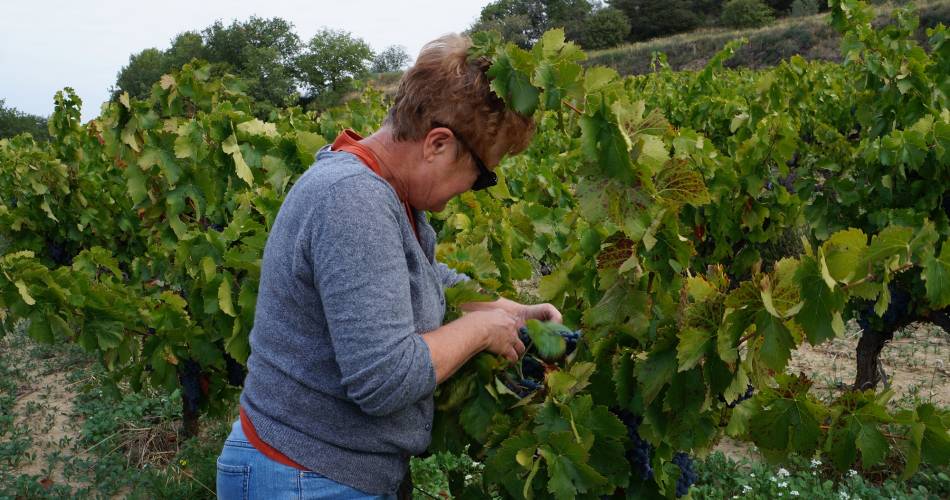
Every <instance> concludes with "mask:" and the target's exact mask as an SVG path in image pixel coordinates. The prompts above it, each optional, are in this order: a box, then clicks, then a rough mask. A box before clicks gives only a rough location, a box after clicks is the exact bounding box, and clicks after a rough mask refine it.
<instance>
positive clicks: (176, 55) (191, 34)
mask: <svg viewBox="0 0 950 500" xmlns="http://www.w3.org/2000/svg"><path fill="white" fill-rule="evenodd" d="M193 59H204V60H209V59H210V57H209V52H208V48H207V47H206V46H205V42H204V39H203V38H202V37H201V34H200V33H198V32H196V31H185V32H183V33H179V34H178V35H176V36H175V38H173V39H172V46H171V47H169V48H168V50H166V51H165V64H166V66H167V67H168V70H171V69H180V68H181V67H182V66H184V65H185V64H186V63H189V62H191V61H192V60H193Z"/></svg>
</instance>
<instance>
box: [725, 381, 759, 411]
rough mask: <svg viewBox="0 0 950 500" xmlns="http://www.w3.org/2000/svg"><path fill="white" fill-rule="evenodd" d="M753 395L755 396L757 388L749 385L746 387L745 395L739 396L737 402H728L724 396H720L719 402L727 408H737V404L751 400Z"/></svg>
mask: <svg viewBox="0 0 950 500" xmlns="http://www.w3.org/2000/svg"><path fill="white" fill-rule="evenodd" d="M753 394H755V387H752V384H748V385H746V389H745V394H743V395H741V396H739V397H738V398H737V399H736V400H735V401H733V402H731V403H730V402H728V401H726V398H724V397H723V396H722V394H720V395H719V401H722V402H723V403H726V406H727V407H729V408H735V407H736V405H737V404H739V403H741V402H743V401H745V400H747V399H749V398H751V397H752V395H753Z"/></svg>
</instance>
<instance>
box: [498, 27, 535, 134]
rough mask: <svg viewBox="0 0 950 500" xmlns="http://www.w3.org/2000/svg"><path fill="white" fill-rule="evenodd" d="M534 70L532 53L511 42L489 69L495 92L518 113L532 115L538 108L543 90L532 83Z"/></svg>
mask: <svg viewBox="0 0 950 500" xmlns="http://www.w3.org/2000/svg"><path fill="white" fill-rule="evenodd" d="M533 72H534V62H533V60H532V57H531V54H530V53H528V52H527V51H525V50H524V49H521V48H519V47H518V46H516V45H515V44H512V43H509V44H508V45H507V46H505V48H504V50H503V51H501V53H500V54H498V56H497V57H496V58H495V61H494V63H493V64H492V65H491V68H490V69H489V70H488V77H489V78H491V88H492V90H493V91H494V92H495V94H497V95H499V96H500V97H501V98H502V99H504V100H505V102H506V103H508V105H509V106H511V108H512V109H514V110H515V111H517V112H518V113H520V114H522V115H525V116H530V115H532V114H534V111H535V110H536V109H537V108H538V100H539V96H540V95H541V91H540V90H538V88H537V87H535V86H534V85H533V84H532V83H531V79H530V78H529V75H531V74H532V73H533Z"/></svg>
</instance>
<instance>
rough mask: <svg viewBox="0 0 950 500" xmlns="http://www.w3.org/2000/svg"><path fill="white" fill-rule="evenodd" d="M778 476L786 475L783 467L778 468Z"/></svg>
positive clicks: (786, 472)
mask: <svg viewBox="0 0 950 500" xmlns="http://www.w3.org/2000/svg"><path fill="white" fill-rule="evenodd" d="M778 477H788V471H787V470H785V468H784V467H783V468H780V469H779V470H778Z"/></svg>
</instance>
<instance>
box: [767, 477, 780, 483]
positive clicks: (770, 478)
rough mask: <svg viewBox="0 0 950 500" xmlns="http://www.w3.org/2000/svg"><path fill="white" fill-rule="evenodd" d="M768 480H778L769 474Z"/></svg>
mask: <svg viewBox="0 0 950 500" xmlns="http://www.w3.org/2000/svg"><path fill="white" fill-rule="evenodd" d="M769 481H772V482H773V483H774V482H776V481H778V479H776V478H775V476H769Z"/></svg>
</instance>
